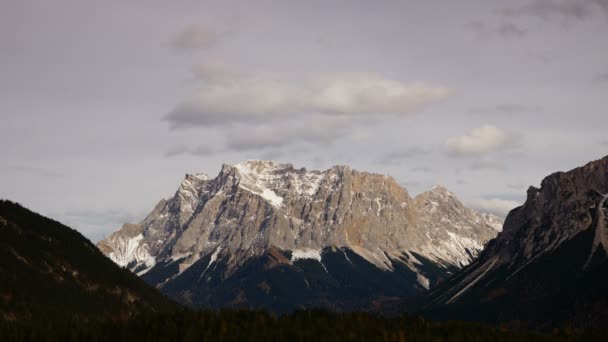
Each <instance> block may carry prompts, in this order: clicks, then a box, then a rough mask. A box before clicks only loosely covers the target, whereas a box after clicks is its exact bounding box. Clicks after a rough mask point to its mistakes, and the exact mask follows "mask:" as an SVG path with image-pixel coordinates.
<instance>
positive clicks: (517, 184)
mask: <svg viewBox="0 0 608 342" xmlns="http://www.w3.org/2000/svg"><path fill="white" fill-rule="evenodd" d="M506 185H507V188H509V189H512V190H518V191H525V190H526V189H527V188H528V186H527V185H526V184H525V183H523V182H515V183H507V184H506Z"/></svg>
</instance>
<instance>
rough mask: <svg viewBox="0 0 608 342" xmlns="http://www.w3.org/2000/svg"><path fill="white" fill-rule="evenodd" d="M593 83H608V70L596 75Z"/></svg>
mask: <svg viewBox="0 0 608 342" xmlns="http://www.w3.org/2000/svg"><path fill="white" fill-rule="evenodd" d="M592 83H595V84H606V83H608V72H603V73H600V74H598V75H596V76H595V77H594V78H593V81H592Z"/></svg>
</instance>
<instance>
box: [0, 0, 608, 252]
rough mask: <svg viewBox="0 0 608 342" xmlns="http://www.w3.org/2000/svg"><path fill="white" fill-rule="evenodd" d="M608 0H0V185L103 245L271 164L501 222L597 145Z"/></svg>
mask: <svg viewBox="0 0 608 342" xmlns="http://www.w3.org/2000/svg"><path fill="white" fill-rule="evenodd" d="M606 37H608V0H567V1H565V0H513V1H508V2H507V1H498V0H494V1H488V0H484V1H481V0H479V1H473V0H463V1H458V2H454V1H448V0H444V1H436V0H425V1H422V0H419V1H388V0H387V1H382V0H381V1H371V0H370V1H357V0H348V1H338V0H335V1H314V0H313V1H285V0H283V1H279V0H277V1H264V0H260V1H245V0H243V1H230V0H228V1H186V0H184V1H160V0H158V1H156V0H150V1H128V0H127V1H124V0H123V1H114V0H104V1H94V0H91V1H67V0H56V1H36V0H31V1H22V0H0V158H1V159H0V160H1V162H0V197H2V198H7V199H10V200H13V201H17V202H19V203H21V204H23V205H25V206H27V207H29V208H31V209H33V210H35V211H37V212H39V213H41V214H44V215H48V216H50V217H52V218H55V219H57V220H60V221H62V222H64V223H66V224H68V225H70V226H72V227H73V228H76V229H78V230H79V231H81V232H82V233H83V234H84V235H85V236H87V237H88V238H90V239H91V240H93V241H98V240H99V239H101V238H103V237H104V236H107V235H109V234H110V233H111V232H112V231H114V230H116V229H118V228H120V226H121V225H122V224H123V223H125V222H138V221H139V220H141V219H143V217H145V215H146V214H147V213H148V212H150V211H151V210H152V208H153V207H154V205H155V204H156V203H157V202H158V201H159V200H160V199H161V198H168V197H170V196H172V195H173V193H174V192H175V191H176V189H177V187H178V185H179V183H180V182H181V180H182V178H183V177H184V174H186V173H195V172H204V173H207V174H209V175H211V176H215V175H216V174H217V173H218V172H219V170H220V168H221V165H222V164H223V163H226V164H231V163H238V162H240V161H244V160H248V159H265V160H275V161H279V162H286V163H292V164H293V165H294V166H295V167H306V168H307V169H326V168H329V167H331V166H332V165H337V164H346V165H349V166H351V167H353V168H354V169H357V170H365V171H370V172H377V173H382V174H388V175H391V176H393V177H394V178H395V179H396V180H397V181H398V182H399V183H400V184H402V185H403V186H404V187H406V188H407V190H408V192H409V193H410V194H411V195H416V194H418V193H420V192H423V191H425V190H427V189H429V188H431V187H432V186H434V185H437V184H441V185H445V186H446V187H447V188H448V189H450V190H451V191H452V192H454V193H455V194H456V195H457V196H458V197H459V198H460V199H461V200H462V201H463V202H464V203H465V204H466V205H468V206H470V207H472V208H476V209H479V210H483V211H488V212H493V213H496V214H498V215H500V216H503V217H504V215H505V214H506V213H507V212H508V211H509V210H510V209H511V208H514V207H516V206H518V205H520V204H522V203H523V201H524V199H525V193H526V189H527V188H528V187H529V186H530V185H533V186H539V185H540V182H541V180H542V178H544V177H545V176H546V175H548V174H550V173H553V172H556V171H567V170H569V169H572V168H574V167H577V166H580V165H583V164H584V163H586V162H588V161H591V160H595V159H599V158H601V157H603V156H605V155H607V154H608V134H607V132H608V113H607V112H608V110H607V109H608V40H607V38H606Z"/></svg>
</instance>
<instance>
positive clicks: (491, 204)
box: [470, 198, 522, 218]
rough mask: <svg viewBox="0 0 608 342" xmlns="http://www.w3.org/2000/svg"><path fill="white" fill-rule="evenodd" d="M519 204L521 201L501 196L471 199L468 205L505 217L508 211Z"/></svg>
mask: <svg viewBox="0 0 608 342" xmlns="http://www.w3.org/2000/svg"><path fill="white" fill-rule="evenodd" d="M521 204H522V203H519V202H516V201H512V200H506V199H501V198H487V199H479V200H475V201H472V202H471V204H470V205H471V207H473V208H475V209H477V210H479V211H483V212H489V213H492V214H494V215H497V216H499V217H501V218H505V217H506V216H507V214H508V213H509V211H511V210H512V209H514V208H517V207H519V206H520V205H521Z"/></svg>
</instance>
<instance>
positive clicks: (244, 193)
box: [97, 161, 502, 312]
mask: <svg viewBox="0 0 608 342" xmlns="http://www.w3.org/2000/svg"><path fill="white" fill-rule="evenodd" d="M501 226H502V222H501V220H500V219H499V218H498V217H496V216H494V215H491V214H485V213H479V212H476V211H474V210H471V209H468V208H466V207H465V206H463V204H462V203H461V202H460V201H459V200H458V199H457V198H456V197H455V196H454V194H452V193H451V192H449V191H448V190H447V189H445V188H444V187H441V186H437V187H434V188H433V189H431V190H429V191H427V192H424V193H422V194H420V195H418V196H416V197H414V198H412V197H410V195H409V194H408V192H407V190H406V189H405V188H403V187H402V186H400V185H399V184H398V183H397V182H396V181H395V180H394V179H393V178H392V177H389V176H385V175H380V174H373V173H368V172H360V171H356V170H352V169H351V168H350V167H348V166H334V167H332V168H330V169H328V170H325V171H308V170H306V169H304V168H301V169H296V168H294V167H293V166H292V165H291V164H279V163H274V162H269V161H247V162H243V163H239V164H235V165H223V166H222V169H221V171H220V173H219V174H218V175H217V177H215V178H210V177H208V176H207V175H205V174H187V175H186V176H185V178H184V180H183V181H182V183H181V184H180V186H179V188H178V190H177V191H176V193H175V195H174V196H173V197H172V198H169V199H163V200H161V201H160V202H159V203H158V204H157V205H156V207H155V208H154V209H153V210H152V212H151V213H150V214H149V215H148V216H147V217H146V218H145V219H144V220H143V221H142V222H140V223H138V224H125V225H124V226H123V227H122V228H121V229H120V230H118V231H117V232H115V233H113V234H112V235H111V236H109V237H108V238H107V239H104V240H102V241H100V242H99V243H98V245H97V246H98V247H99V249H100V250H101V251H102V252H103V253H104V254H106V255H107V256H108V257H109V258H110V259H112V260H114V261H115V262H116V263H117V264H118V265H120V266H124V267H127V268H128V269H130V270H131V271H133V272H134V273H136V274H138V275H139V276H141V277H142V279H144V280H145V281H146V282H148V283H149V284H151V285H153V286H155V287H157V288H158V289H160V290H161V291H162V292H163V293H165V294H167V295H169V296H170V297H172V298H174V299H176V300H177V301H179V302H181V303H184V304H187V305H189V306H193V307H196V308H219V307H255V308H264V309H268V310H272V311H277V312H284V311H291V310H293V309H297V308H308V307H324V308H330V309H332V310H353V309H366V308H369V307H371V306H372V305H375V304H377V303H378V302H382V301H385V300H391V299H395V298H402V297H410V296H413V295H416V294H419V293H421V292H423V291H425V290H427V289H429V288H431V287H433V286H435V285H436V284H437V283H439V282H440V281H441V280H442V279H445V278H447V277H449V276H450V275H451V274H453V273H454V272H456V271H458V270H459V269H460V268H461V267H463V266H465V265H467V264H469V263H470V262H471V261H473V260H474V259H475V258H476V257H477V255H478V254H479V253H480V252H481V250H482V249H483V247H484V245H485V244H486V243H487V242H488V241H489V240H490V239H492V238H494V237H495V236H496V234H497V233H498V231H499V230H500V229H501Z"/></svg>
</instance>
